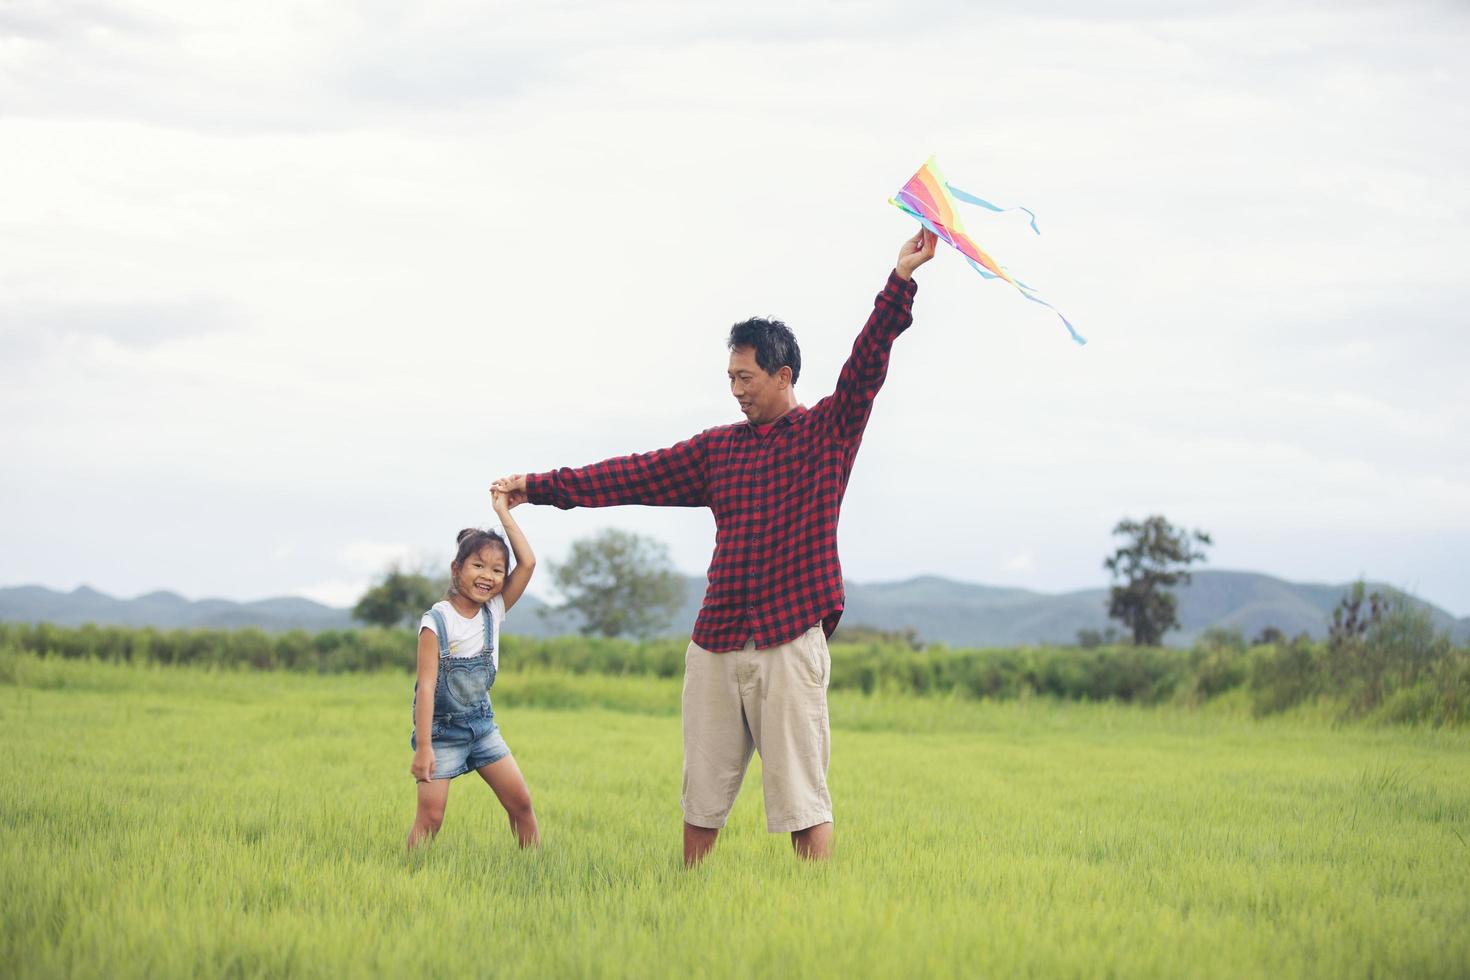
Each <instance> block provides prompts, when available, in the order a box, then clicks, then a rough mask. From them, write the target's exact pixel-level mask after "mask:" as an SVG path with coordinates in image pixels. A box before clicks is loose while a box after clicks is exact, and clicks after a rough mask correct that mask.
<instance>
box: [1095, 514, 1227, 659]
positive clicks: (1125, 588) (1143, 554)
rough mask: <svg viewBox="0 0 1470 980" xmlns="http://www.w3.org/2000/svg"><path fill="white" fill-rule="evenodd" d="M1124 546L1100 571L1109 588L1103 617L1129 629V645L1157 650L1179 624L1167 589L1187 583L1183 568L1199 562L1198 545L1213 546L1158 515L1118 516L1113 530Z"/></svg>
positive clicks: (1198, 534) (1201, 555) (1207, 539)
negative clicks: (1111, 580)
mask: <svg viewBox="0 0 1470 980" xmlns="http://www.w3.org/2000/svg"><path fill="white" fill-rule="evenodd" d="M1113 535H1114V536H1115V537H1116V536H1118V535H1124V536H1126V537H1127V539H1128V543H1127V544H1125V545H1123V546H1122V547H1121V548H1119V549H1118V550H1116V551H1115V552H1113V555H1112V557H1111V558H1108V559H1107V560H1105V561H1104V562H1103V567H1104V568H1106V569H1107V570H1108V571H1110V572H1112V573H1113V578H1114V580H1117V579H1122V580H1123V582H1124V584H1122V585H1114V586H1113V591H1112V595H1111V600H1110V601H1109V603H1108V615H1109V616H1110V617H1112V618H1113V619H1116V620H1118V621H1119V622H1121V623H1122V624H1123V626H1124V627H1125V628H1127V629H1130V630H1132V631H1133V642H1134V643H1136V644H1138V645H1140V646H1157V645H1158V643H1159V641H1160V640H1162V639H1163V638H1164V634H1165V633H1167V632H1168V631H1169V630H1171V629H1175V628H1176V627H1178V625H1179V619H1178V616H1177V613H1178V609H1179V603H1178V600H1177V599H1176V598H1175V596H1174V594H1173V593H1172V592H1168V591H1166V590H1167V589H1168V588H1169V587H1170V586H1173V585H1177V584H1178V583H1180V582H1186V583H1187V582H1188V581H1189V571H1188V569H1189V566H1190V565H1192V564H1193V563H1195V562H1197V561H1204V560H1205V554H1204V552H1203V551H1202V550H1200V549H1199V548H1198V547H1197V546H1198V545H1210V544H1213V543H1214V542H1213V541H1211V540H1210V536H1209V535H1208V534H1206V533H1205V532H1203V531H1185V530H1184V529H1183V528H1175V527H1174V526H1173V525H1172V524H1170V523H1169V522H1168V521H1167V520H1165V519H1164V517H1163V515H1161V514H1155V515H1153V516H1152V517H1149V518H1148V519H1147V520H1145V521H1142V522H1138V521H1134V520H1130V519H1128V518H1124V519H1123V520H1121V521H1119V522H1118V526H1117V527H1115V528H1113Z"/></svg>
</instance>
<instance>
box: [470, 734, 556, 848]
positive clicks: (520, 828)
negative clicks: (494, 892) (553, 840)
mask: <svg viewBox="0 0 1470 980" xmlns="http://www.w3.org/2000/svg"><path fill="white" fill-rule="evenodd" d="M476 772H478V773H479V774H480V776H481V778H483V779H484V780H485V782H487V783H489V784H490V788H491V789H492V790H494V791H495V796H496V798H497V799H499V800H500V805H501V806H503V807H505V814H506V816H508V817H509V818H510V829H511V830H513V831H515V835H516V840H518V841H520V843H521V846H522V847H540V846H541V831H540V829H539V828H538V827H537V826H536V811H534V810H532V809H531V791H530V790H529V789H527V788H526V779H525V777H524V776H522V775H521V768H520V766H517V765H516V760H515V757H514V756H509V755H508V756H506V757H505V758H503V759H498V760H496V761H495V762H492V763H490V764H489V765H488V766H481V767H480V768H479V769H477V770H476Z"/></svg>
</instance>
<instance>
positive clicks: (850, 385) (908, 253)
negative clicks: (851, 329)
mask: <svg viewBox="0 0 1470 980" xmlns="http://www.w3.org/2000/svg"><path fill="white" fill-rule="evenodd" d="M936 241H937V239H936V237H935V235H934V233H933V232H932V231H927V230H922V229H921V230H920V231H919V233H918V234H917V235H915V236H914V237H913V238H910V239H909V240H908V241H906V242H904V243H903V248H902V249H900V250H899V253H898V263H897V265H895V266H894V269H893V272H892V273H891V274H890V275H889V276H888V282H886V283H884V285H883V291H882V292H881V293H879V294H878V298H877V299H876V300H875V301H874V303H873V312H872V314H871V315H870V316H869V317H868V322H867V323H865V324H864V325H863V329H862V331H861V332H860V333H859V334H858V337H857V340H856V341H854V342H853V345H852V354H851V355H850V356H849V357H848V359H847V363H846V364H844V365H842V371H841V373H840V374H838V376H837V387H836V388H835V389H833V391H832V395H831V397H830V398H826V399H823V401H824V402H825V403H826V404H825V406H823V407H824V408H825V410H826V411H827V412H828V413H830V416H831V417H830V421H829V424H830V425H831V426H832V431H833V432H834V433H836V435H837V437H838V438H839V439H841V440H843V441H844V442H851V441H853V440H856V439H859V438H861V437H862V434H863V429H864V428H866V426H867V424H868V416H869V414H871V413H872V411H873V399H874V398H875V397H877V395H878V390H879V389H880V388H882V387H883V381H884V379H885V378H887V377H888V354H889V351H890V350H892V348H893V341H894V339H895V338H896V337H897V336H898V335H899V334H901V333H903V331H904V330H905V329H907V328H908V326H909V324H911V323H913V320H914V316H913V309H912V308H913V302H914V292H915V290H917V289H918V285H917V284H916V283H915V282H914V280H913V274H914V270H915V269H917V268H918V267H919V266H921V265H923V264H924V263H925V262H928V261H929V260H930V259H932V258H933V257H934V247H935V244H936Z"/></svg>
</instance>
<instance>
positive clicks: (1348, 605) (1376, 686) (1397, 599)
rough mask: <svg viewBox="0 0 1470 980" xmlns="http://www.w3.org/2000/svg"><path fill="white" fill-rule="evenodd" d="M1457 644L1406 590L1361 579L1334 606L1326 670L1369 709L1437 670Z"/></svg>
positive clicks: (1360, 707)
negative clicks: (1371, 588)
mask: <svg viewBox="0 0 1470 980" xmlns="http://www.w3.org/2000/svg"><path fill="white" fill-rule="evenodd" d="M1365 602H1366V603H1367V608H1366V609H1365V608H1364V603H1365ZM1452 648H1453V644H1452V643H1451V642H1450V638H1449V636H1448V634H1444V633H1440V632H1438V631H1436V630H1435V628H1434V621H1433V619H1432V618H1431V617H1430V615H1429V610H1427V609H1425V608H1423V607H1422V606H1419V605H1415V604H1414V603H1412V602H1410V601H1409V600H1408V597H1407V596H1405V595H1403V594H1401V593H1396V592H1393V591H1390V592H1388V593H1387V594H1384V593H1382V592H1377V591H1375V592H1371V593H1370V592H1368V590H1367V586H1365V585H1364V584H1363V582H1361V581H1358V582H1354V583H1353V586H1352V588H1351V589H1349V590H1348V592H1347V593H1346V594H1345V595H1343V597H1342V599H1341V601H1339V602H1338V604H1337V608H1336V609H1334V610H1333V611H1332V622H1331V623H1330V624H1329V626H1328V632H1327V658H1326V660H1327V663H1326V667H1327V674H1328V676H1329V677H1330V678H1331V680H1332V682H1333V684H1334V686H1335V687H1336V689H1337V690H1338V691H1339V692H1341V693H1344V694H1346V695H1348V697H1349V699H1350V706H1351V708H1352V710H1354V711H1357V712H1360V713H1361V712H1367V711H1369V710H1371V709H1373V708H1375V707H1377V706H1378V705H1379V704H1381V703H1382V702H1383V701H1384V699H1385V698H1387V696H1388V695H1389V694H1391V693H1392V692H1393V691H1396V690H1399V689H1401V688H1405V687H1411V686H1413V685H1414V684H1416V683H1418V682H1419V680H1420V679H1421V678H1424V677H1427V676H1429V675H1430V674H1432V673H1433V672H1434V670H1435V667H1436V665H1437V664H1439V663H1440V662H1441V661H1443V660H1445V659H1446V657H1448V655H1449V654H1450V652H1451V650H1452Z"/></svg>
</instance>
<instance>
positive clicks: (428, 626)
mask: <svg viewBox="0 0 1470 980" xmlns="http://www.w3.org/2000/svg"><path fill="white" fill-rule="evenodd" d="M419 630H420V631H423V630H428V631H429V632H430V633H433V634H434V635H435V636H438V635H439V629H438V627H436V626H435V625H434V617H433V616H430V615H429V614H428V613H424V618H423V619H421V620H419Z"/></svg>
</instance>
